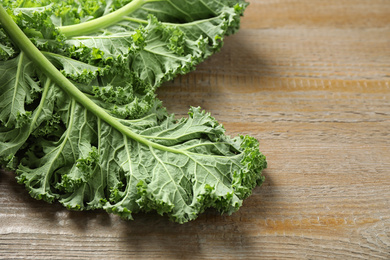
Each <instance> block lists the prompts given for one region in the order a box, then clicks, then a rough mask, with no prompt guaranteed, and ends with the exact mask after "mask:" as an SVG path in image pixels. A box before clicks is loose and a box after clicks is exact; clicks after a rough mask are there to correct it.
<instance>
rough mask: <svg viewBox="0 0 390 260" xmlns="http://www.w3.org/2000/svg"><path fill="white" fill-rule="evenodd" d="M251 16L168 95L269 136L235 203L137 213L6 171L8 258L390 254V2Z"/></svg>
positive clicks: (176, 108)
mask: <svg viewBox="0 0 390 260" xmlns="http://www.w3.org/2000/svg"><path fill="white" fill-rule="evenodd" d="M250 3H251V5H250V6H249V7H248V9H247V11H246V13H245V17H244V18H243V20H242V28H241V30H240V32H239V33H238V34H236V35H233V36H230V37H228V38H227V39H226V41H225V46H224V48H223V49H222V51H221V52H220V53H218V54H216V55H215V56H213V57H211V58H210V59H209V60H207V61H206V62H205V63H203V64H201V65H200V66H199V67H198V68H197V70H196V71H194V72H192V73H190V74H188V75H186V76H181V77H179V78H177V79H175V80H174V81H172V82H169V83H168V84H165V86H163V87H162V88H161V89H160V90H159V93H158V94H159V97H160V98H161V99H162V100H163V101H164V104H165V106H166V107H167V108H168V110H169V111H171V112H174V113H175V114H177V115H178V116H185V114H186V113H187V110H188V107H189V106H201V107H202V108H204V109H205V110H207V111H209V112H211V113H212V115H213V116H214V117H216V118H217V119H218V120H219V121H220V122H221V123H223V124H224V126H225V128H226V129H227V132H228V133H229V134H230V135H237V134H249V135H252V136H255V137H256V138H258V139H259V140H260V142H261V150H262V151H263V152H264V154H265V155H266V156H267V159H268V163H269V168H268V169H267V170H266V171H265V172H264V173H265V175H266V178H267V179H266V182H265V183H264V185H263V186H262V187H259V188H256V189H255V190H254V192H253V195H252V196H251V197H250V198H248V199H247V200H246V201H245V202H244V205H243V207H242V208H241V209H240V211H238V212H237V213H235V214H233V215H232V216H220V215H219V214H217V213H215V212H214V211H207V212H206V213H205V214H203V215H201V216H200V217H199V219H198V220H196V221H193V222H190V223H187V224H184V225H178V224H175V223H171V222H169V221H168V220H167V219H165V218H162V217H159V216H156V215H153V214H145V215H138V216H135V217H136V220H135V221H132V222H126V221H123V220H120V219H119V218H118V217H116V216H112V215H108V214H106V213H104V212H70V211H67V210H66V209H64V208H62V207H61V206H59V205H57V204H53V205H49V204H47V203H45V202H41V201H36V200H33V199H31V198H30V197H29V195H28V194H27V192H26V191H25V189H24V187H22V186H20V185H18V184H17V183H16V181H15V179H14V176H13V174H12V173H9V172H4V171H2V172H0V258H13V259H17V258H20V259H28V258H36V259H94V258H96V259H154V258H158V259H328V258H333V259H390V1H388V0H329V1H323V0H299V1H298V0H252V1H250Z"/></svg>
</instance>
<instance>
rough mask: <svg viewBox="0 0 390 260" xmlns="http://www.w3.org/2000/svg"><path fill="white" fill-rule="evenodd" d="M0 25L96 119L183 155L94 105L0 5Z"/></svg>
mask: <svg viewBox="0 0 390 260" xmlns="http://www.w3.org/2000/svg"><path fill="white" fill-rule="evenodd" d="M0 23H1V25H2V27H3V29H4V30H5V31H6V33H7V34H8V36H9V37H10V38H11V40H12V41H13V43H14V44H15V45H17V46H18V47H19V48H20V50H21V51H22V52H23V53H24V54H25V55H26V56H27V57H28V58H29V59H30V60H31V61H32V62H33V63H34V64H35V66H36V67H37V68H38V69H39V70H40V71H42V72H43V73H44V74H45V75H46V76H47V77H49V78H50V79H51V80H52V81H53V82H54V83H56V84H57V85H58V86H59V87H60V88H61V89H62V90H64V91H65V92H67V93H68V94H69V95H70V96H71V97H72V98H74V99H75V100H76V101H77V102H78V103H80V104H82V105H83V106H84V107H85V108H86V109H87V110H89V111H91V112H92V113H93V114H94V115H96V116H97V117H98V118H100V119H102V120H103V121H105V122H106V123H107V124H109V125H111V126H112V127H113V128H115V129H117V130H118V131H119V132H121V133H122V134H124V135H126V136H128V137H129V138H131V139H133V140H135V141H137V142H139V143H142V144H144V145H146V146H149V147H154V148H156V149H160V150H166V151H170V152H173V153H183V152H184V151H180V150H177V149H173V148H170V147H166V146H163V145H160V144H157V143H154V142H151V141H150V140H148V139H146V138H144V137H143V136H141V135H138V134H136V133H134V132H133V131H131V130H130V129H129V128H127V127H125V126H124V125H123V124H122V123H120V121H119V120H117V119H116V118H114V117H113V116H111V115H110V114H108V113H107V112H106V111H105V110H104V109H103V108H101V107H99V106H98V105H96V104H95V103H94V102H93V101H92V100H91V99H89V98H88V97H87V96H86V95H84V93H83V92H81V91H80V90H79V89H78V88H77V87H76V86H75V85H74V84H73V83H72V82H70V81H69V80H68V79H67V78H66V77H65V76H64V75H63V74H62V73H61V72H60V71H59V70H58V69H57V68H56V67H55V66H54V65H53V64H52V63H51V62H50V61H49V60H48V59H47V58H46V57H45V56H44V55H43V54H42V52H40V51H39V50H38V49H37V48H36V47H35V45H34V44H33V43H32V42H31V41H30V39H29V38H28V37H27V36H26V35H25V34H24V33H23V31H22V30H21V29H20V28H19V27H18V26H17V24H16V23H15V22H14V21H13V20H12V18H11V17H10V16H9V15H8V14H7V12H6V11H5V9H4V8H3V6H2V5H0Z"/></svg>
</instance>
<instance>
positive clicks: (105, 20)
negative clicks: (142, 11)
mask: <svg viewBox="0 0 390 260" xmlns="http://www.w3.org/2000/svg"><path fill="white" fill-rule="evenodd" d="M159 1H165V0H133V1H131V2H130V3H128V4H127V5H125V6H123V7H122V8H120V9H118V10H116V11H114V12H112V13H109V14H107V15H105V16H102V17H99V18H96V19H94V20H91V21H88V22H85V23H80V24H74V25H69V26H62V27H58V29H59V30H60V31H61V32H62V33H63V34H64V35H65V36H67V37H74V36H79V35H88V34H91V33H93V32H96V31H99V30H101V29H104V28H106V27H108V26H111V25H113V24H115V23H118V22H119V21H121V20H122V19H123V18H124V17H125V16H127V15H129V14H131V13H132V12H134V11H136V10H137V9H139V8H140V7H141V6H142V5H144V4H145V3H148V2H159Z"/></svg>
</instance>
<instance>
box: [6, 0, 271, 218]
mask: <svg viewBox="0 0 390 260" xmlns="http://www.w3.org/2000/svg"><path fill="white" fill-rule="evenodd" d="M78 2H80V5H77V6H76V5H75V2H74V1H72V0H68V1H59V0H57V1H46V0H29V1H8V0H6V1H2V5H0V164H2V165H4V166H6V167H8V168H10V169H13V170H15V172H16V175H17V179H18V181H19V182H20V183H22V184H24V185H25V186H26V188H27V190H28V191H29V193H30V195H31V196H32V197H34V198H36V199H43V200H45V201H48V202H53V201H59V202H60V203H62V204H63V205H64V206H66V207H67V208H69V209H74V210H90V209H105V210H106V211H107V212H113V213H116V214H118V215H120V216H121V217H123V218H126V219H132V215H133V214H134V213H137V212H140V211H144V212H148V211H156V212H158V213H159V214H161V215H164V214H166V215H168V216H169V217H170V218H171V219H172V220H174V221H176V222H179V223H184V222H187V221H189V220H193V219H195V218H196V217H197V216H198V215H199V214H200V213H201V212H203V211H204V210H205V209H206V208H209V207H214V208H217V209H218V210H219V211H220V212H226V213H228V214H231V213H232V212H235V211H236V210H238V208H239V207H240V206H241V205H242V201H243V200H244V199H245V198H247V197H248V196H249V195H250V194H251V193H252V190H253V188H254V187H255V186H256V185H260V184H261V183H262V182H263V181H264V177H263V176H262V174H261V171H262V170H263V169H264V168H265V167H266V165H267V163H266V160H265V157H264V155H263V154H262V153H261V152H260V151H259V143H258V141H257V140H256V139H255V138H253V137H250V136H238V137H235V138H231V137H228V136H226V135H225V129H224V128H223V126H222V125H220V124H219V123H218V122H217V121H216V120H215V119H214V118H213V117H211V116H210V114H209V113H206V112H205V111H202V110H201V109H200V108H191V109H190V111H189V116H188V118H182V119H176V118H174V116H173V115H171V114H169V113H167V111H166V110H165V108H164V107H162V104H161V102H160V101H159V100H158V99H157V98H156V94H155V91H156V89H157V88H158V87H159V86H161V84H162V83H163V82H165V81H168V80H171V79H172V78H174V77H175V76H176V75H178V74H184V73H188V72H189V71H191V70H193V69H194V68H195V66H196V65H197V64H199V63H200V62H202V61H203V60H204V59H206V58H207V57H209V56H210V55H212V54H213V53H215V52H216V51H218V50H219V49H220V48H221V47H222V42H223V39H224V37H225V36H226V35H229V34H231V33H234V32H236V31H237V30H238V28H239V22H240V16H241V15H242V14H243V11H244V9H245V7H246V6H247V3H245V1H242V0H236V1H232V0H224V1H217V0H215V1H213V0H212V1H207V3H206V2H205V1H196V0H192V1H182V0H133V1H119V0H107V1H104V0H100V1H90V0H84V1H78Z"/></svg>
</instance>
